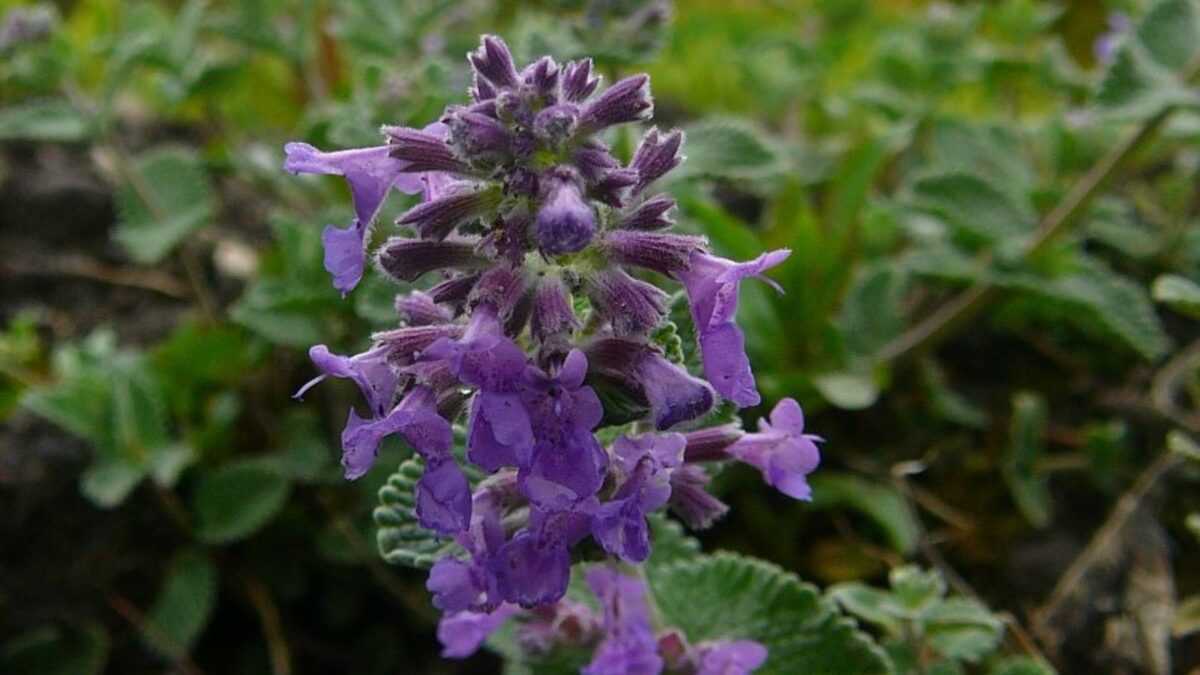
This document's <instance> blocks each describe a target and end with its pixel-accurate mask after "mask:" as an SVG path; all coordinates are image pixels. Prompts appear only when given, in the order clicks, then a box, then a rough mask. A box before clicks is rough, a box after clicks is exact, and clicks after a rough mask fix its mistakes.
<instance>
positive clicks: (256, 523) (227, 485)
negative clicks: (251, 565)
mask: <svg viewBox="0 0 1200 675" xmlns="http://www.w3.org/2000/svg"><path fill="white" fill-rule="evenodd" d="M290 488H291V485H290V484H289V482H288V479H287V477H285V476H284V475H283V474H281V473H280V472H279V471H277V470H276V469H275V467H273V466H272V465H271V464H270V463H269V462H264V461H259V460H255V459H246V460H240V461H236V462H230V463H229V464H226V465H225V466H222V467H220V468H218V469H214V470H210V471H207V472H205V473H204V474H202V475H201V476H200V479H199V480H198V481H197V484H196V488H195V490H194V491H193V492H192V502H191V503H192V511H193V513H195V515H196V520H197V532H196V533H197V535H198V536H199V537H200V539H201V541H204V542H207V543H210V544H227V543H230V542H234V541H239V540H241V539H245V538H246V537H249V536H250V535H252V534H254V533H255V532H257V531H258V530H260V529H262V528H263V527H264V526H265V525H266V524H267V523H269V522H271V519H273V518H274V517H275V516H276V515H277V514H278V513H279V511H280V510H281V509H282V508H283V506H284V504H285V503H286V502H287V496H288V492H289V491H290Z"/></svg>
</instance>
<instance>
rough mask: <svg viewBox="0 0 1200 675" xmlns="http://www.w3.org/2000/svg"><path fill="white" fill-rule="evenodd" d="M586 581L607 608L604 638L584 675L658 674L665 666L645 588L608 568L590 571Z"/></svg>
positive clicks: (641, 584) (637, 581)
mask: <svg viewBox="0 0 1200 675" xmlns="http://www.w3.org/2000/svg"><path fill="white" fill-rule="evenodd" d="M587 583H588V586H590V587H591V589H592V592H593V593H595V594H596V597H597V598H599V599H600V604H601V606H603V607H604V632H605V636H604V640H603V641H601V642H600V646H599V647H597V648H596V652H595V654H594V655H593V657H592V661H591V663H589V664H588V665H587V666H585V667H584V668H583V670H581V671H580V672H581V673H583V675H658V674H659V673H661V672H662V669H663V660H662V657H661V656H659V655H658V643H657V642H656V641H655V640H654V633H653V629H652V627H651V623H650V610H649V609H648V608H647V607H646V601H645V595H646V587H645V585H644V584H643V583H642V582H641V581H640V580H638V579H633V578H630V577H625V576H622V575H621V574H620V573H618V572H617V571H616V570H614V569H612V568H609V567H596V568H593V569H590V570H588V573H587Z"/></svg>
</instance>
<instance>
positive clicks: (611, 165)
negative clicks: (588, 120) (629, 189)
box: [571, 138, 621, 183]
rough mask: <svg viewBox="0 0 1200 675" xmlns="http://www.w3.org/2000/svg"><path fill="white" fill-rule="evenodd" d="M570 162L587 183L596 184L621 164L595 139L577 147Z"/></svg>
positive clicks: (606, 147)
mask: <svg viewBox="0 0 1200 675" xmlns="http://www.w3.org/2000/svg"><path fill="white" fill-rule="evenodd" d="M571 162H572V163H573V164H574V165H575V167H576V168H577V169H579V174H580V175H581V176H583V178H584V179H585V180H587V181H588V182H592V183H594V182H596V181H598V180H600V179H601V178H602V177H603V176H604V175H605V174H607V173H608V172H609V171H611V170H613V169H617V168H620V166H621V164H620V162H618V161H617V159H616V158H615V157H613V156H612V152H611V151H609V149H608V146H606V145H604V144H603V143H601V142H600V141H598V140H596V139H594V138H593V139H591V140H589V141H587V142H586V143H583V144H582V145H580V146H579V148H578V149H577V150H575V153H574V154H573V155H572V157H571Z"/></svg>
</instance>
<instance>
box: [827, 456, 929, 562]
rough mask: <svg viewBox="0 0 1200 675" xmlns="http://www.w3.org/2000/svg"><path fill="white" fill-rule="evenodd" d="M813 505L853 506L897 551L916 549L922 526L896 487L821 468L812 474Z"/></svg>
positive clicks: (908, 552)
mask: <svg viewBox="0 0 1200 675" xmlns="http://www.w3.org/2000/svg"><path fill="white" fill-rule="evenodd" d="M809 483H811V485H812V489H813V502H812V504H813V506H814V507H816V508H819V509H826V510H828V509H839V508H850V509H854V510H855V511H858V512H859V513H861V514H862V515H864V516H866V517H867V518H868V519H869V520H870V521H871V522H872V523H874V524H875V525H876V526H877V527H878V528H879V530H880V531H881V532H882V534H883V536H884V538H885V539H886V540H887V542H888V544H889V545H890V546H891V547H892V548H893V549H894V550H896V551H897V552H899V553H903V554H905V555H908V554H910V553H912V552H913V551H914V550H916V547H917V538H918V533H919V529H918V527H917V524H916V523H915V522H913V520H912V515H911V514H910V512H909V509H908V505H907V504H906V503H905V501H904V497H903V496H901V495H900V493H899V492H896V490H894V489H893V488H891V487H889V486H886V485H881V484H877V483H872V482H869V481H867V480H866V479H864V478H860V477H858V476H855V475H852V474H848V473H840V472H837V471H820V472H818V473H815V474H813V475H812V476H810V477H809Z"/></svg>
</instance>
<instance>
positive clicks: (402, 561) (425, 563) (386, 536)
mask: <svg viewBox="0 0 1200 675" xmlns="http://www.w3.org/2000/svg"><path fill="white" fill-rule="evenodd" d="M424 472H425V462H424V461H422V460H421V458H420V457H415V456H414V457H411V458H409V459H406V460H404V461H403V462H401V463H400V468H399V469H397V470H396V473H393V474H392V475H391V476H389V477H388V480H387V483H386V484H385V485H384V486H383V487H382V488H380V489H379V506H377V507H375V512H374V517H375V525H376V527H377V528H378V532H377V533H376V543H378V545H379V554H380V555H382V556H383V559H384V560H386V561H388V562H389V563H391V564H393V565H405V566H407V567H417V568H420V569H428V568H430V567H432V566H433V563H435V562H437V561H438V560H439V559H441V558H445V557H446V556H452V555H461V554H462V552H463V551H462V548H461V547H460V546H459V545H458V544H456V543H455V542H454V540H453V539H450V538H439V537H438V536H437V535H436V534H434V533H433V532H430V531H429V530H426V529H425V528H423V527H421V525H420V524H419V523H418V522H417V515H416V499H415V497H414V496H413V491H414V490H415V489H416V485H417V481H418V480H419V479H420V478H421V474H422V473H424Z"/></svg>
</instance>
